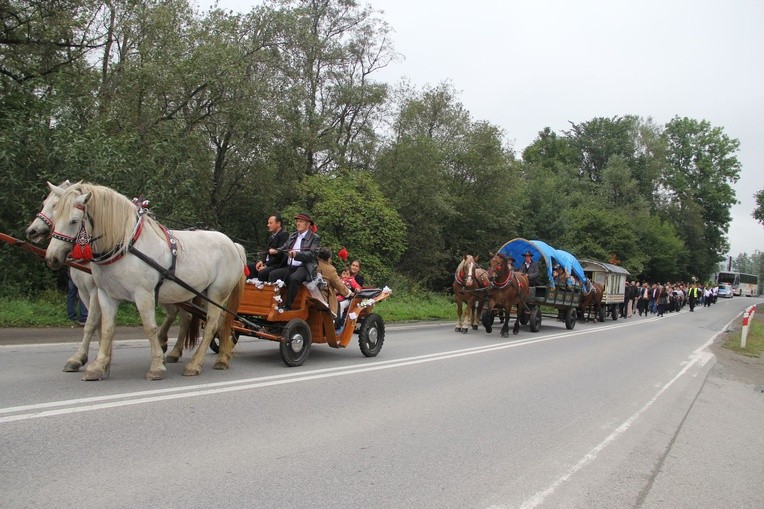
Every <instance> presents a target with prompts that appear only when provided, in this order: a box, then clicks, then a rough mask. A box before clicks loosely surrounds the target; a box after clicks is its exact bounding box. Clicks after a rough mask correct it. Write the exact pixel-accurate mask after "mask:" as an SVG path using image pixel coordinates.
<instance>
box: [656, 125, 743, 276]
mask: <svg viewBox="0 0 764 509" xmlns="http://www.w3.org/2000/svg"><path fill="white" fill-rule="evenodd" d="M664 134H665V137H666V143H667V167H666V173H665V175H664V177H663V182H662V184H663V186H664V187H665V189H666V191H667V194H668V200H669V201H670V202H671V203H672V204H673V210H674V212H672V213H671V214H670V217H671V218H672V219H674V221H676V223H677V224H678V225H679V224H681V222H685V221H693V222H694V221H695V217H697V219H699V221H700V224H701V225H702V226H701V228H702V230H701V231H700V232H698V231H696V230H695V229H692V228H681V227H680V228H677V231H678V232H679V233H680V235H682V238H683V240H684V242H685V246H686V247H687V250H688V252H691V253H692V254H693V256H694V257H695V260H694V262H693V264H692V266H690V265H686V266H685V267H683V272H682V275H683V276H688V275H690V274H693V273H697V272H700V273H710V272H713V267H714V266H715V264H716V262H717V261H719V260H720V259H721V257H722V255H723V254H724V253H725V252H726V251H727V249H728V244H727V239H726V234H727V230H728V228H729V223H730V221H731V216H730V207H731V206H732V205H734V204H735V203H737V200H736V199H735V191H734V189H733V188H732V184H734V183H735V182H737V180H738V178H739V176H740V162H739V161H738V159H737V157H736V156H735V154H736V152H737V150H738V147H739V145H740V142H739V141H738V140H736V139H733V138H730V137H728V136H727V135H726V134H725V133H724V131H723V129H722V128H720V127H713V126H711V124H710V123H709V122H708V121H706V120H702V121H698V120H694V119H689V118H686V117H685V118H679V117H675V118H674V119H672V120H671V121H670V122H669V123H668V124H667V125H666V129H665V131H664ZM693 216H695V217H693Z"/></svg>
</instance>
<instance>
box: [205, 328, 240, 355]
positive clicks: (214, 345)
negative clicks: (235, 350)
mask: <svg viewBox="0 0 764 509" xmlns="http://www.w3.org/2000/svg"><path fill="white" fill-rule="evenodd" d="M231 339H233V344H234V345H235V344H236V343H238V342H239V333H238V332H236V331H231ZM210 350H212V351H213V352H215V353H220V340H219V339H218V333H217V332H216V333H215V336H214V337H213V338H212V341H210Z"/></svg>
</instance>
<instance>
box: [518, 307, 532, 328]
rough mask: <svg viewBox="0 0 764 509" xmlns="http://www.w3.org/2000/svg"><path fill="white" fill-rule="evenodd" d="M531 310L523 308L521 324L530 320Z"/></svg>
mask: <svg viewBox="0 0 764 509" xmlns="http://www.w3.org/2000/svg"><path fill="white" fill-rule="evenodd" d="M530 315H531V314H530V312H529V311H525V310H523V312H522V313H520V325H525V324H527V323H528V320H530Z"/></svg>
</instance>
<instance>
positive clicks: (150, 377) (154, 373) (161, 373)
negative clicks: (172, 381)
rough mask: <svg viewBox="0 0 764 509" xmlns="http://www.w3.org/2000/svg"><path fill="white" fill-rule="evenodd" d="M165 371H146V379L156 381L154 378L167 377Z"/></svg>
mask: <svg viewBox="0 0 764 509" xmlns="http://www.w3.org/2000/svg"><path fill="white" fill-rule="evenodd" d="M165 374H166V373H165V372H164V371H149V372H148V373H146V380H150V381H154V380H162V379H164V377H165Z"/></svg>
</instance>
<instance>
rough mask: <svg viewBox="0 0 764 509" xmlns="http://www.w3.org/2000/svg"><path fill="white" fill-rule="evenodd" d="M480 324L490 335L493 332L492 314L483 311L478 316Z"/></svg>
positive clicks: (485, 310)
mask: <svg viewBox="0 0 764 509" xmlns="http://www.w3.org/2000/svg"><path fill="white" fill-rule="evenodd" d="M480 323H482V324H483V327H485V331H486V332H487V333H489V334H490V333H491V331H492V330H493V312H492V311H488V310H487V309H484V310H483V313H482V314H481V315H480Z"/></svg>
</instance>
